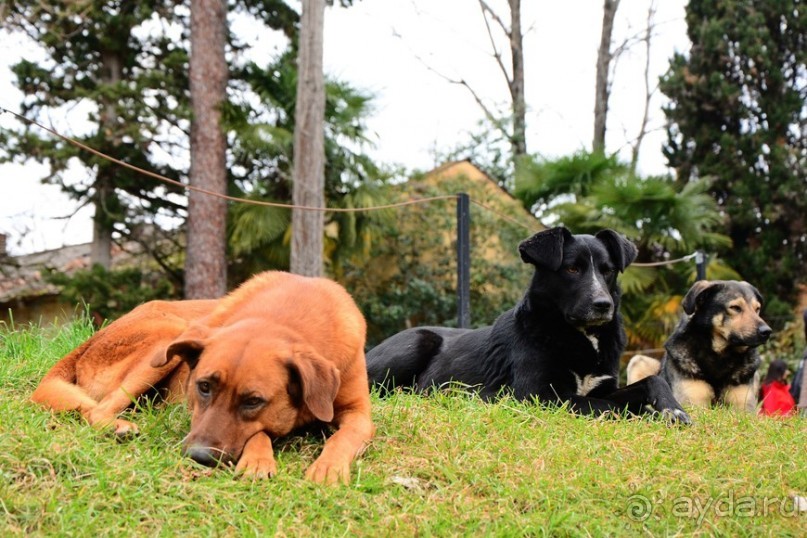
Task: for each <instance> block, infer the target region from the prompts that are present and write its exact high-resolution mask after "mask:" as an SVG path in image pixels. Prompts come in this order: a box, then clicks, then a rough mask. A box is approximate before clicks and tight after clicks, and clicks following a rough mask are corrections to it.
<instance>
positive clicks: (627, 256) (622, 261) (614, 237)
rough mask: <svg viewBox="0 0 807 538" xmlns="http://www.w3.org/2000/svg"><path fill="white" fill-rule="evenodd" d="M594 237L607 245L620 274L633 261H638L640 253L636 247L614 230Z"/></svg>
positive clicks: (600, 232) (602, 232) (599, 233)
mask: <svg viewBox="0 0 807 538" xmlns="http://www.w3.org/2000/svg"><path fill="white" fill-rule="evenodd" d="M594 237H596V238H597V239H599V240H600V241H602V243H603V244H604V245H605V248H606V249H607V250H608V254H609V255H610V256H611V260H612V261H613V262H614V265H616V267H617V269H618V270H619V272H620V273H621V272H622V271H624V270H625V268H627V267H628V266H629V265H630V264H631V263H633V260H635V259H636V255H637V254H638V253H639V251H638V249H637V248H636V245H634V244H633V243H632V242H630V241H628V239H627V238H626V237H625V236H624V235H622V234H620V233H617V232H615V231H613V230H609V229H605V230H600V231H599V232H597V234H596V235H595V236H594Z"/></svg>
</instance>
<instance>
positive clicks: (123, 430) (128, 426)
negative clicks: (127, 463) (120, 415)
mask: <svg viewBox="0 0 807 538" xmlns="http://www.w3.org/2000/svg"><path fill="white" fill-rule="evenodd" d="M139 434H140V429H139V428H138V427H137V424H135V423H134V422H129V421H128V420H122V419H115V435H116V436H117V437H118V438H119V439H125V438H127V437H134V436H135V435H139Z"/></svg>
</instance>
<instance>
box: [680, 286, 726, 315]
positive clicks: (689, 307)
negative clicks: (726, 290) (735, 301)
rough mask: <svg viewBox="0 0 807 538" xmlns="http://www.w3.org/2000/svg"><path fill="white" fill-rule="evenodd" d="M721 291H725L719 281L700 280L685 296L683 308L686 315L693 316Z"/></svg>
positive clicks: (682, 302)
mask: <svg viewBox="0 0 807 538" xmlns="http://www.w3.org/2000/svg"><path fill="white" fill-rule="evenodd" d="M721 289H723V285H722V282H721V281H719V280H698V281H697V282H695V283H694V284H693V285H692V287H691V288H689V291H688V292H687V294H686V295H684V300H683V301H681V308H683V309H684V313H685V314H686V315H688V316H691V315H692V314H694V313H695V311H696V310H697V309H698V308H700V307H701V306H702V305H703V304H704V303H705V302H707V301H708V300H709V299H710V298H711V297H714V295H715V293H717V292H718V291H720V290H721Z"/></svg>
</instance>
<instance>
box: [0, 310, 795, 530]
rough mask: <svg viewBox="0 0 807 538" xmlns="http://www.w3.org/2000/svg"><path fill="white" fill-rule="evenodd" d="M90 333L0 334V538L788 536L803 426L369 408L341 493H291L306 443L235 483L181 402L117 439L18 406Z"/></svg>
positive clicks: (472, 405) (314, 436)
mask: <svg viewBox="0 0 807 538" xmlns="http://www.w3.org/2000/svg"><path fill="white" fill-rule="evenodd" d="M90 331H91V328H90V327H89V325H87V324H82V323H77V324H73V325H70V326H67V327H65V328H62V329H59V330H57V329H40V328H37V327H29V328H22V329H19V330H15V331H7V332H5V333H2V334H1V335H0V342H1V344H0V528H1V529H3V531H4V532H3V534H4V535H23V534H34V535H49V536H50V535H77V536H108V535H120V534H124V535H134V534H138V535H141V534H145V535H171V536H173V535H194V536H197V535H202V536H207V535H216V536H218V535H222V534H224V535H245V536H265V535H273V534H280V535H293V536H333V535H340V536H342V535H345V534H356V535H359V536H389V535H404V536H413V535H437V536H445V535H492V536H514V535H531V536H532V535H535V536H558V535H561V536H564V535H572V536H579V535H591V536H600V535H620V536H622V535H653V536H657V535H677V534H685V535H687V534H704V535H723V536H757V535H770V536H800V535H801V534H802V532H803V529H804V528H805V521H807V520H806V519H805V518H807V515H805V513H804V512H800V513H799V512H796V511H795V510H794V502H793V498H794V496H802V497H804V496H807V473H805V471H804V469H805V468H807V456H806V455H805V451H804V442H805V427H807V422H805V421H804V420H803V419H794V420H761V419H759V418H757V417H754V416H749V415H744V414H737V413H733V412H731V411H728V410H725V409H714V410H701V411H694V412H693V420H694V421H695V424H694V425H693V426H691V427H688V428H687V427H668V426H666V425H665V424H663V423H662V422H660V421H653V420H648V419H629V420H613V419H588V418H579V417H574V416H571V415H570V414H569V413H568V412H567V411H565V410H563V409H545V408H542V407H540V406H536V405H532V404H525V403H521V402H517V401H514V400H512V399H509V398H504V399H502V400H500V401H497V402H495V403H485V402H482V401H481V400H480V399H479V398H477V397H474V396H472V395H467V394H463V393H460V392H455V391H452V392H451V393H450V394H445V393H438V394H434V395H432V396H430V397H421V396H417V395H413V394H406V393H401V392H398V393H394V394H392V395H391V396H389V397H387V398H384V399H382V398H379V397H378V396H377V395H374V396H373V404H374V411H373V416H374V420H375V422H376V425H377V428H378V431H377V436H376V438H375V440H374V441H373V442H372V444H371V446H370V447H369V449H368V450H367V452H366V453H365V454H364V455H363V456H362V457H361V458H359V460H358V462H357V463H356V464H355V465H354V466H353V474H352V476H351V483H350V485H349V486H347V487H336V488H326V487H319V486H314V485H312V484H309V483H308V482H306V481H304V480H303V479H302V476H303V473H304V471H305V469H306V468H307V466H308V465H310V464H311V462H312V461H313V460H314V459H315V458H316V456H317V455H318V453H319V451H320V450H321V448H322V444H323V436H322V433H320V432H316V431H312V432H308V433H306V434H305V435H303V436H297V437H290V438H288V439H286V440H283V441H281V442H278V443H276V449H277V460H278V468H279V473H278V476H277V477H275V478H274V479H272V480H268V481H258V482H251V481H245V480H238V479H236V478H235V477H234V473H233V471H232V470H231V469H216V470H213V469H208V468H204V467H200V466H198V465H196V464H194V463H192V462H191V461H189V460H187V459H183V458H182V457H181V455H180V444H181V440H182V437H183V436H184V435H185V433H186V432H187V429H188V425H189V422H190V420H189V417H188V414H187V411H186V409H185V406H184V405H163V404H159V403H153V402H145V403H142V404H141V405H139V407H138V409H137V410H136V411H134V412H132V413H131V414H130V416H129V418H130V419H131V420H133V421H135V422H136V423H137V424H138V425H139V426H140V428H141V432H142V433H141V435H140V436H138V437H136V438H133V439H130V440H127V441H124V442H119V441H117V440H115V439H114V438H113V437H112V436H110V435H107V434H105V433H103V432H99V431H96V430H94V429H93V428H91V427H89V426H87V425H86V424H85V423H84V422H83V421H82V420H81V419H80V418H78V417H77V416H74V415H70V414H67V415H57V416H53V415H51V413H49V412H48V411H45V410H42V409H40V408H38V407H36V406H34V405H32V404H30V403H29V402H28V397H29V396H30V393H31V391H32V390H33V388H34V387H35V386H36V384H37V383H38V381H39V379H40V378H41V376H42V375H43V374H44V372H46V371H47V369H48V368H49V367H50V366H51V365H52V364H53V363H55V362H56V361H57V360H58V359H59V358H60V357H61V356H62V355H64V354H65V353H67V352H68V351H69V350H70V349H72V348H73V347H74V346H76V345H78V344H79V343H80V342H81V341H83V340H84V339H85V338H86V337H87V336H88V335H89V334H90Z"/></svg>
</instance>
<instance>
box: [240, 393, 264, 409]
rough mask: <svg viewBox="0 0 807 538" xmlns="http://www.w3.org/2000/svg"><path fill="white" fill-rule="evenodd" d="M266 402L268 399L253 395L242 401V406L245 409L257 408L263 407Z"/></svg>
mask: <svg viewBox="0 0 807 538" xmlns="http://www.w3.org/2000/svg"><path fill="white" fill-rule="evenodd" d="M265 403H266V401H265V400H264V399H263V398H258V397H257V396H252V397H250V398H247V399H245V400H244V401H242V402H241V406H242V407H244V408H245V409H257V408H258V407H261V406H262V405H263V404H265Z"/></svg>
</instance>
